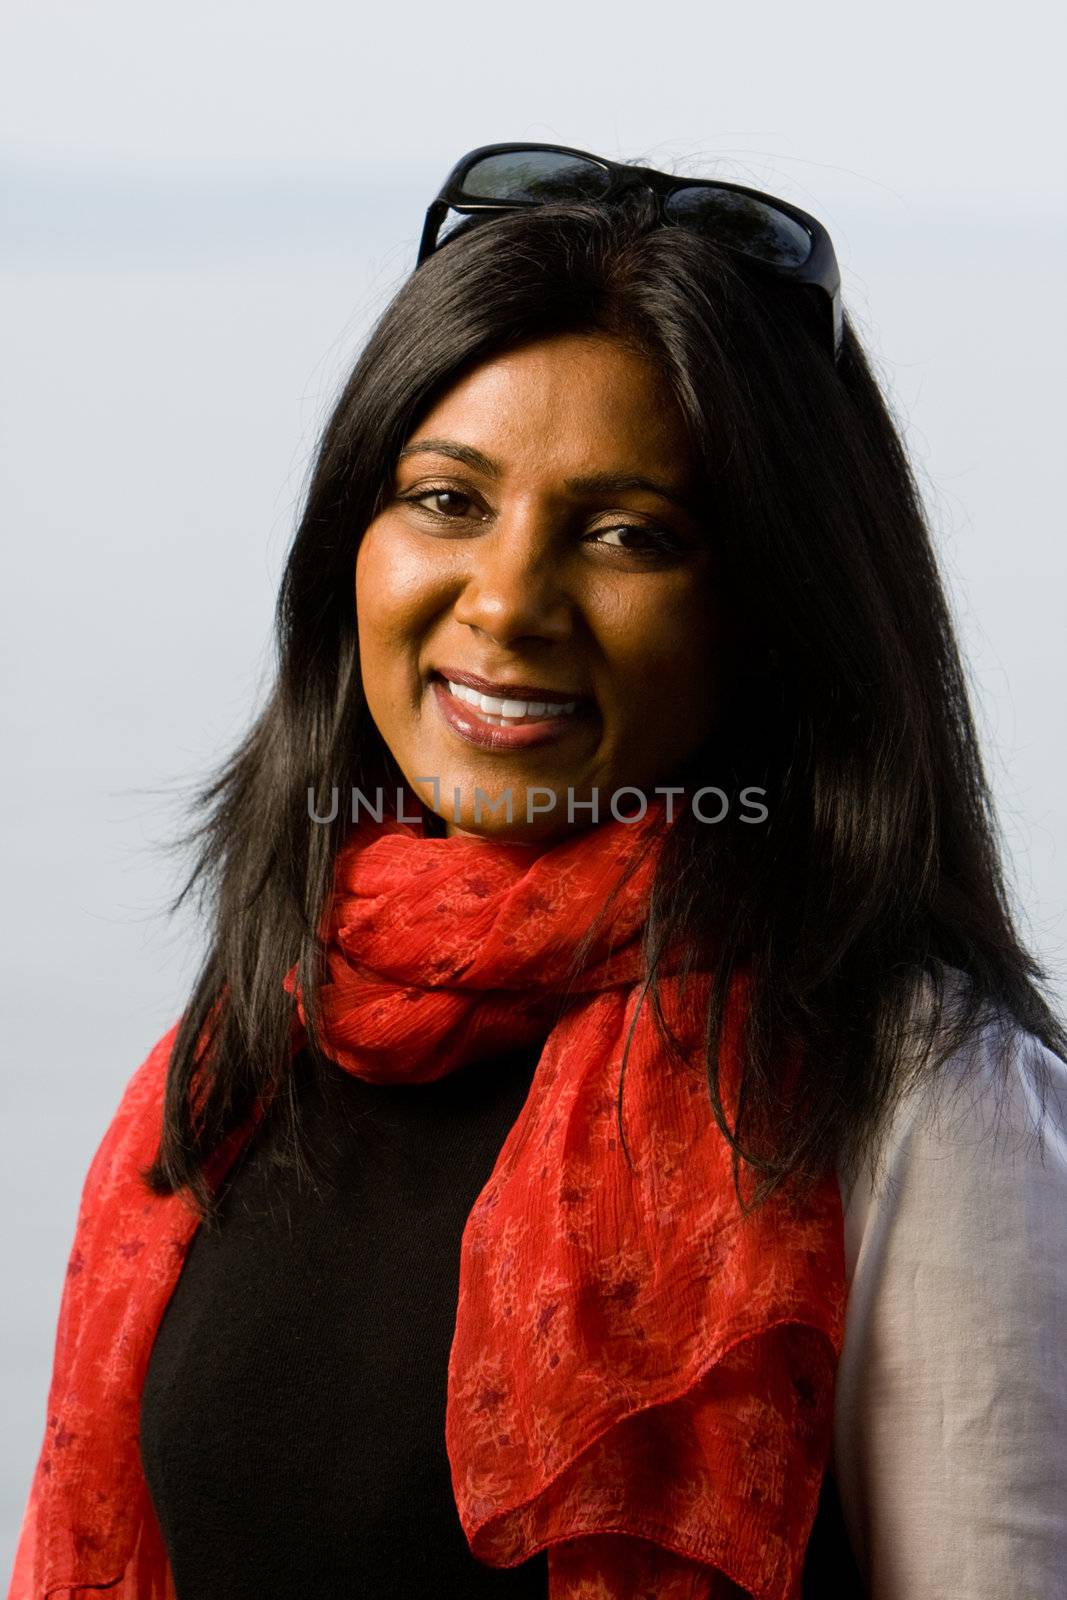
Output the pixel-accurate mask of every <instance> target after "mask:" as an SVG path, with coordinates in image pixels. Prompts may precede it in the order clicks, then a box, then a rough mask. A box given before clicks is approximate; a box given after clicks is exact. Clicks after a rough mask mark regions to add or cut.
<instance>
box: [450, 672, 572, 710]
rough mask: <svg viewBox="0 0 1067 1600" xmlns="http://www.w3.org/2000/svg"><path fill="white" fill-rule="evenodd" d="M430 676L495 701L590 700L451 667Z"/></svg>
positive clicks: (557, 701) (558, 701)
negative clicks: (461, 685) (488, 696)
mask: <svg viewBox="0 0 1067 1600" xmlns="http://www.w3.org/2000/svg"><path fill="white" fill-rule="evenodd" d="M430 675H431V677H432V678H440V679H442V680H443V681H446V682H447V681H448V680H449V679H451V681H452V682H453V683H462V684H463V686H464V687H465V688H467V689H477V691H478V693H479V694H486V695H492V697H493V698H494V699H495V700H532V701H533V702H534V704H535V705H536V704H537V703H538V702H541V703H542V704H544V703H546V702H552V703H558V704H559V705H569V704H570V702H571V701H572V700H576V701H578V702H579V704H581V703H583V702H588V701H589V699H590V696H589V695H587V694H580V693H575V694H567V693H565V692H564V691H563V690H562V689H542V688H541V687H540V686H539V685H537V684H530V683H493V682H491V680H490V679H489V678H479V677H478V675H477V673H474V672H459V671H457V670H454V669H453V668H452V667H435V668H434V669H433V671H432V672H431V674H430Z"/></svg>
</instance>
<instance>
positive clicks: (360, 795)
mask: <svg viewBox="0 0 1067 1600" xmlns="http://www.w3.org/2000/svg"><path fill="white" fill-rule="evenodd" d="M414 782H415V783H429V784H432V785H433V807H432V809H433V810H434V812H436V813H437V815H438V816H440V815H441V780H440V779H439V778H435V777H425V778H416V779H414ZM374 792H375V797H376V798H375V800H374V801H373V802H372V801H371V800H369V799H368V798H367V796H366V795H365V794H364V792H363V790H362V789H357V788H353V789H352V797H351V817H352V821H353V822H354V823H355V822H358V821H359V820H360V817H361V816H362V815H363V814H364V813H366V814H367V815H368V816H371V817H373V818H374V820H375V822H381V821H382V819H383V817H384V816H385V791H384V790H383V789H382V788H381V787H378V788H377V789H376V790H375V791H374ZM652 792H653V794H656V795H665V796H666V797H667V803H666V806H665V814H666V820H667V822H673V821H674V805H675V799H676V797H677V796H678V795H684V794H686V793H687V791H686V790H685V789H684V788H680V787H673V786H668V785H657V787H656V788H655V789H654V790H653V791H652ZM525 793H526V806H525V813H526V815H525V820H526V821H527V822H533V821H534V819H535V818H537V817H542V816H547V815H548V814H549V813H550V812H553V811H555V809H556V807H557V805H559V804H560V796H559V794H558V792H557V791H556V790H555V789H549V788H546V787H544V786H543V785H541V784H530V785H528V786H527V788H526V791H525ZM588 793H589V796H590V798H589V799H583V800H579V799H577V798H576V797H575V792H574V790H573V789H572V788H570V787H568V789H567V821H568V823H572V822H576V821H579V820H581V821H583V822H592V823H598V822H604V821H607V818H608V816H611V817H613V818H614V820H615V821H616V822H640V821H641V820H642V818H643V817H644V816H645V815H646V814H647V812H648V806H649V801H648V796H647V795H646V793H645V791H644V790H643V789H635V788H631V787H629V786H624V787H623V788H621V789H613V790H612V791H611V793H610V794H609V795H608V797H607V809H606V811H602V809H601V799H602V795H601V791H600V790H599V789H591V790H589V791H588ZM766 793H767V791H766V789H761V788H758V787H756V786H755V785H750V786H748V787H746V788H744V789H742V790H741V791H740V792H739V794H738V795H737V820H738V821H739V822H746V823H750V824H752V823H760V822H766V820H767V818H768V816H769V815H770V813H769V811H768V809H767V807H766V806H765V805H764V804H763V801H764V798H765V797H766ZM537 796H541V797H542V798H541V799H538V798H536V797H537ZM626 796H631V797H635V798H636V801H637V802H638V804H639V806H640V810H638V811H636V812H635V813H634V814H633V815H632V816H631V815H627V814H626V813H625V812H623V811H620V809H619V806H620V803H621V802H622V801H623V800H624V798H625V797H626ZM405 797H406V796H405V790H404V789H403V788H399V789H397V790H396V808H395V813H392V812H391V813H390V815H393V814H395V816H396V819H397V821H398V822H406V823H409V824H415V823H418V822H419V821H421V818H420V817H408V816H405V815H404V810H403V808H404V801H405ZM340 804H341V796H340V791H339V789H338V788H337V785H336V784H335V785H334V786H333V787H332V789H331V790H330V809H329V810H328V811H327V812H326V813H325V814H323V813H322V812H320V811H319V809H318V795H317V793H316V790H315V787H314V785H309V787H308V816H309V817H310V818H311V820H312V822H322V823H330V822H334V821H336V819H337V816H338V814H339V809H340ZM689 805H690V809H691V810H692V813H693V815H694V816H695V817H696V819H697V821H698V822H707V823H713V824H714V823H719V822H724V821H725V820H726V818H727V817H728V816H730V815H731V813H732V811H733V809H734V808H733V803H732V801H731V797H730V795H729V794H727V792H726V790H725V789H720V788H717V787H716V786H715V785H713V784H708V785H706V786H705V787H703V788H701V789H695V790H694V791H693V792H692V793H691V794H690V795H689ZM501 807H503V808H504V820H505V822H509V823H512V822H514V821H515V806H514V794H513V791H512V790H511V789H510V788H508V789H504V790H502V791H501V792H500V794H499V795H498V796H497V798H496V799H495V800H494V799H493V798H492V796H491V795H489V794H487V793H486V791H485V790H484V789H482V788H481V787H480V786H477V785H476V786H475V790H474V805H473V811H474V816H473V820H474V822H475V823H480V822H481V821H483V818H484V815H485V812H486V811H488V814H489V816H490V817H492V818H495V817H496V816H497V814H498V813H499V811H500V809H501ZM579 813H581V817H580V818H579ZM463 816H464V806H463V793H462V790H461V788H460V786H459V785H458V784H457V785H455V786H454V788H453V790H452V820H453V821H454V822H455V823H456V825H457V826H458V825H459V824H460V823H461V822H462V821H463Z"/></svg>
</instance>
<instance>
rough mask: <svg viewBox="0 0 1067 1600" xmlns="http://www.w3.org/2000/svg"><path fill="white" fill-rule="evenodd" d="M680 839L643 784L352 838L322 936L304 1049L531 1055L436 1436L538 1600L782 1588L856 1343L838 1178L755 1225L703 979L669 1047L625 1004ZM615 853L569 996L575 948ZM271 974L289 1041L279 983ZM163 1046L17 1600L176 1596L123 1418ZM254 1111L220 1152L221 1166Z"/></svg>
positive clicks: (465, 1271) (147, 1349)
mask: <svg viewBox="0 0 1067 1600" xmlns="http://www.w3.org/2000/svg"><path fill="white" fill-rule="evenodd" d="M666 827H667V824H666V823H665V820H664V802H663V801H662V800H660V801H658V802H656V803H654V804H652V805H650V806H649V807H648V810H647V812H646V814H645V816H644V818H643V819H642V820H641V821H640V822H620V821H614V820H613V821H611V822H607V823H603V824H601V825H599V826H598V827H595V828H591V829H587V830H584V831H583V832H581V833H579V834H576V835H574V836H570V837H567V838H565V839H564V841H563V842H562V843H558V844H555V845H554V846H553V847H552V848H550V849H547V850H544V851H543V852H542V853H540V854H537V853H535V852H533V851H530V850H528V849H527V848H525V847H524V846H521V845H517V844H509V843H498V842H491V843H490V842H486V841H484V840H477V839H471V838H467V837H462V836H458V835H457V836H455V837H452V838H429V837H427V836H426V835H425V834H424V833H423V831H422V829H421V828H420V827H418V826H412V825H409V824H407V823H404V822H399V821H393V820H387V821H384V822H382V823H375V822H374V821H373V820H372V819H364V820H362V821H361V822H360V823H359V824H358V826H357V827H355V828H354V829H353V830H352V831H351V832H350V834H349V835H348V837H347V839H346V841H345V843H344V845H343V846H342V848H341V850H340V852H339V854H338V858H337V862H336V876H335V888H334V893H333V895H332V897H331V900H330V904H329V909H328V914H327V917H326V919H325V922H324V927H323V933H324V936H325V944H326V970H325V978H324V982H323V984H322V986H321V989H320V1003H321V1014H322V1026H323V1044H324V1048H325V1049H326V1051H327V1053H328V1054H329V1056H330V1057H331V1059H332V1060H334V1061H335V1062H336V1063H338V1064H339V1065H340V1066H341V1067H343V1068H344V1069H345V1070H346V1071H349V1072H353V1073H355V1074H356V1075H357V1076H359V1077H362V1078H366V1079H368V1080H371V1081H374V1082H380V1083H385V1082H396V1081H407V1082H412V1083H425V1082H429V1081H431V1080H433V1079H435V1078H439V1077H443V1076H444V1075H445V1074H446V1073H448V1072H451V1071H453V1070H455V1069H456V1068H457V1067H459V1066H461V1065H463V1064H465V1063H467V1062H470V1061H473V1060H474V1059H476V1058H477V1057H479V1056H491V1055H494V1054H498V1053H504V1052H507V1051H508V1050H509V1049H511V1048H512V1047H515V1048H518V1047H521V1046H523V1045H528V1044H530V1043H533V1042H536V1041H538V1040H542V1039H544V1040H545V1041H546V1042H545V1044H544V1048H543V1050H542V1052H541V1056H540V1060H539V1063H538V1066H537V1070H536V1072H535V1074H534V1078H533V1082H532V1084H531V1087H530V1091H529V1094H528V1096H527V1100H526V1103H525V1105H524V1106H523V1109H522V1111H521V1112H520V1114H519V1116H518V1118H517V1120H516V1122H515V1124H514V1125H513V1127H512V1129H511V1131H510V1133H509V1134H508V1137H507V1138H506V1139H505V1141H504V1144H503V1146H502V1148H501V1150H500V1153H499V1156H498V1159H497V1162H496V1165H495V1167H494V1169H493V1172H492V1174H491V1176H490V1178H489V1180H488V1182H487V1183H486V1185H485V1187H484V1188H483V1190H482V1191H481V1193H480V1195H479V1196H478V1199H477V1200H476V1202H475V1204H474V1207H473V1209H472V1211H471V1212H470V1215H469V1217H468V1220H467V1223H466V1226H465V1229H464V1233H463V1239H462V1246H461V1255H460V1278H459V1302H458V1311H457V1317H456V1328H455V1334H454V1338H453V1342H452V1347H451V1353H450V1358H449V1368H448V1394H447V1411H446V1425H445V1426H446V1442H447V1447H448V1453H449V1459H450V1462H451V1468H452V1483H453V1490H454V1494H455V1500H456V1506H457V1510H458V1513H459V1517H460V1521H461V1523H462V1526H463V1528H464V1531H465V1533H466V1536H467V1539H468V1542H469V1544H470V1548H471V1550H472V1552H473V1554H474V1556H475V1557H477V1558H478V1559H479V1560H481V1561H483V1562H485V1563H487V1564H489V1565H492V1566H502V1567H503V1566H512V1565H515V1564H516V1563H518V1562H521V1561H524V1560H525V1559H527V1558H528V1557H529V1556H531V1555H533V1554H534V1553H536V1552H537V1551H538V1550H540V1549H542V1548H544V1547H545V1546H548V1568H549V1597H550V1600H624V1597H625V1600H634V1597H636V1596H644V1595H648V1596H650V1597H651V1596H654V1597H655V1600H717V1597H726V1596H736V1594H737V1592H738V1590H737V1587H736V1586H740V1589H741V1590H742V1591H746V1592H748V1593H749V1594H751V1595H753V1596H755V1597H757V1600H796V1596H797V1595H798V1594H799V1584H800V1574H801V1570H802V1567H803V1563H804V1554H805V1549H806V1545H807V1539H808V1535H809V1533H810V1530H811V1527H812V1524H813V1522H814V1518H815V1511H816V1506H817V1502H818V1497H819V1489H820V1485H821V1481H822V1477H823V1473H824V1470H825V1467H826V1464H827V1461H828V1457H829V1450H830V1444H831V1437H832V1411H833V1390H834V1377H835V1371H836V1363H837V1359H838V1357H839V1355H840V1351H841V1345H842V1340H843V1333H844V1309H845V1276H844V1251H843V1218H842V1211H841V1199H840V1193H839V1190H838V1185H837V1180H836V1176H835V1175H834V1174H833V1173H832V1172H828V1173H827V1174H826V1177H825V1180H824V1181H823V1182H822V1183H821V1184H820V1185H819V1186H818V1187H817V1188H816V1190H815V1191H814V1192H813V1194H809V1195H808V1196H807V1197H806V1198H805V1199H804V1200H803V1201H802V1202H801V1201H800V1200H799V1199H798V1198H797V1197H796V1195H795V1193H794V1189H793V1186H792V1185H788V1184H787V1185H786V1186H784V1188H782V1189H780V1190H779V1191H778V1192H777V1193H776V1194H775V1195H774V1196H772V1198H771V1200H770V1201H769V1202H767V1203H766V1204H765V1205H764V1206H762V1207H761V1208H760V1209H759V1210H758V1211H756V1212H754V1213H750V1214H749V1215H748V1216H745V1215H743V1214H742V1212H741V1210H740V1208H739V1206H738V1202H737V1196H736V1193H735V1191H734V1186H733V1179H732V1171H731V1161H730V1150H729V1146H728V1145H727V1143H726V1141H725V1140H724V1138H723V1137H722V1134H721V1132H720V1130H719V1129H718V1126H717V1124H716V1122H715V1119H714V1116H713V1114H712V1111H711V1106H710V1103H709V1100H708V1090H707V1083H706V1076H705V1073H706V1068H705V1056H704V1042H703V1024H704V1016H705V1014H706V1006H707V996H708V988H707V985H708V983H709V981H710V980H709V979H708V977H707V975H706V974H703V973H695V974H691V975H690V977H689V978H688V979H687V980H686V981H685V983H684V984H683V982H682V980H681V978H680V977H679V976H678V975H677V969H676V968H674V967H671V966H670V964H668V965H667V968H666V973H665V975H664V976H661V979H660V985H659V987H660V994H661V1004H662V1008H663V1012H664V1016H665V1018H666V1021H667V1023H668V1025H669V1027H670V1028H671V1030H672V1032H673V1034H674V1036H675V1037H676V1039H677V1040H678V1043H679V1047H680V1048H679V1050H678V1051H677V1052H671V1051H669V1050H667V1049H665V1047H664V1044H663V1041H662V1038H661V1036H660V1034H659V1032H658V1030H657V1028H656V1027H655V1025H654V1023H653V1020H652V1017H651V1014H650V1002H649V999H648V997H646V998H645V1001H644V1003H643V1004H642V1005H640V1007H639V1006H638V1001H639V998H640V991H641V982H640V979H641V977H642V972H643V967H642V960H641V951H640V936H641V931H642V927H643V923H644V917H645V908H646V906H647V897H648V890H649V886H650V884H651V881H652V877H653V874H654V871H655V865H656V861H657V859H658V855H659V847H660V845H661V843H662V838H663V834H664V831H665V828H666ZM630 865H634V866H635V870H634V871H633V873H632V875H631V876H630V877H629V879H628V880H627V881H626V882H625V883H624V884H622V887H621V889H620V890H619V892H618V894H617V895H616V896H615V898H614V899H613V900H612V902H611V906H610V912H609V914H608V915H607V916H605V917H604V918H603V920H602V921H601V922H600V924H599V926H597V927H596V931H595V934H594V937H593V939H592V944H591V947H590V949H589V952H588V956H587V959H586V960H585V962H584V964H583V965H582V967H581V971H580V974H579V976H578V977H577V978H576V979H573V980H572V979H571V974H570V967H569V964H570V962H571V958H572V956H573V954H574V951H575V946H576V943H577V941H578V939H579V938H580V937H581V936H582V935H584V934H585V933H586V932H587V931H588V930H589V929H590V927H591V926H594V925H595V919H596V915H597V913H598V912H599V911H600V910H601V908H602V907H603V906H604V904H605V902H606V901H607V900H608V896H609V893H610V892H611V891H612V890H613V889H615V888H617V887H618V886H619V884H620V882H621V875H622V872H623V869H624V868H626V867H628V866H630ZM285 986H286V988H287V990H288V991H289V992H290V993H291V994H293V996H294V999H295V1003H296V1012H297V1017H298V1019H299V1020H298V1025H296V1026H295V1028H294V1037H296V1039H297V1042H298V1043H300V1042H303V1041H304V1039H305V1038H306V1035H304V1034H303V1029H304V1025H305V1023H306V1021H307V1018H306V1014H305V1011H304V1005H303V1000H302V998H301V995H300V991H299V986H298V984H297V980H296V969H295V968H294V969H293V970H292V971H291V972H290V973H289V974H288V976H287V977H286V979H285ZM745 998H746V985H745V981H744V978H743V977H740V978H738V979H737V980H735V983H734V985H733V988H732V991H731V995H730V1003H729V1006H728V1012H727V1025H726V1034H725V1039H724V1044H723V1048H722V1051H721V1054H720V1062H719V1067H720V1090H721V1093H722V1097H723V1103H724V1106H725V1108H726V1111H727V1114H728V1116H729V1117H730V1120H731V1122H732V1120H733V1117H734V1114H735V1111H736V1093H737V1088H738V1083H739V1066H740V1039H741V1030H742V1026H743V1019H744V1010H745ZM631 1028H632V1036H631ZM175 1033H176V1025H175V1027H174V1028H172V1029H171V1030H170V1032H169V1033H168V1034H167V1035H165V1036H164V1038H163V1039H161V1040H160V1041H159V1043H158V1044H157V1046H156V1047H155V1049H154V1050H153V1051H152V1053H151V1054H150V1055H149V1057H148V1058H147V1060H146V1061H145V1062H144V1063H143V1064H142V1066H141V1067H140V1068H139V1069H138V1072H137V1073H135V1074H134V1077H133V1079H132V1080H131V1082H130V1084H129V1085H128V1087H127V1090H126V1092H125V1094H124V1096H123V1099H122V1102H121V1104H120V1106H119V1109H118V1112H117V1113H116V1116H115V1118H114V1120H113V1122H112V1124H111V1126H110V1127H109V1129H108V1131H107V1134H106V1135H105V1137H104V1140H103V1143H102V1144H101V1146H100V1149H99V1150H98V1152H97V1155H96V1157H95V1158H94V1161H93V1164H92V1166H91V1168H90V1170H89V1174H88V1177H87V1179H86V1183H85V1189H84V1192H83V1196H82V1204H81V1209H80V1213H79V1218H78V1226H77V1231H76V1235H75V1240H74V1247H73V1250H72V1253H71V1258H70V1264H69V1266H68V1270H67V1280H66V1285H65V1288H64V1294H63V1301H62V1306H61V1311H60V1320H59V1331H58V1335H57V1341H56V1356H55V1366H54V1371H53V1378H52V1385H51V1389H50V1394H49V1405H48V1421H47V1428H46V1433H45V1440H44V1445H43V1447H42V1451H41V1456H40V1459H39V1461H38V1465H37V1471H36V1474H35V1477H34V1481H33V1486H32V1489H31V1495H30V1501H29V1504H28V1506H27V1511H26V1518H25V1521H24V1526H23V1533H22V1538H21V1541H20V1546H19V1553H18V1557H17V1559H16V1567H15V1578H14V1581H13V1584H12V1588H11V1591H10V1595H9V1600H44V1596H45V1595H46V1594H47V1593H49V1592H51V1590H52V1589H54V1588H56V1587H60V1588H62V1587H65V1586H76V1585H79V1584H81V1585H92V1584H96V1585H98V1586H102V1585H115V1587H113V1588H111V1589H110V1592H111V1593H112V1594H113V1595H115V1596H117V1597H118V1600H169V1597H171V1596H172V1595H173V1588H172V1579H171V1576H170V1572H169V1568H168V1566H167V1562H166V1557H165V1554H164V1552H163V1549H162V1543H161V1539H160V1535H159V1531H158V1525H157V1524H156V1522H155V1518H154V1515H153V1514H152V1511H151V1506H150V1502H149V1500H148V1496H147V1489H146V1486H145V1483H144V1478H143V1474H142V1471H141V1464H140V1455H139V1447H138V1427H139V1407H140V1394H141V1388H142V1385H143V1381H144V1374H145V1370H146V1368H147V1365H148V1358H149V1355H150V1353H151V1348H152V1343H153V1340H154V1337H155V1333H156V1330H157V1328H158V1326H159V1322H160V1319H161V1317H162V1315H163V1312H164V1310H165V1308H166V1304H167V1301H168V1299H169V1298H170V1295H171V1293H172V1291H173V1288H174V1285H175V1283H176V1282H177V1278H178V1274H179V1272H180V1269H181V1264H182V1261H183V1259H184V1256H185V1253H186V1250H187V1248H188V1245H189V1243H190V1241H191V1239H192V1237H193V1234H194V1232H195V1229H196V1225H197V1218H196V1215H195V1213H193V1212H192V1210H191V1209H190V1208H189V1206H188V1205H187V1204H186V1203H185V1202H184V1201H183V1199H182V1197H180V1196H167V1197H163V1198H161V1197H156V1196H153V1195H151V1194H150V1192H149V1191H148V1189H147V1188H146V1187H145V1186H144V1184H143V1183H142V1182H141V1181H140V1179H139V1177H138V1173H139V1170H140V1169H141V1168H142V1167H143V1166H146V1165H148V1163H149V1162H150V1161H151V1159H152V1157H153V1156H154V1153H155V1148H156V1144H157V1141H158V1137H159V1132H160V1127H161V1117H162V1097H163V1090H164V1086H165V1080H166V1071H167V1064H168V1061H169V1057H170V1050H171V1047H172V1045H173V1040H174V1036H175ZM628 1037H629V1038H630V1042H629V1051H628V1055H627V1060H626V1071H625V1079H624V1084H623V1099H622V1116H623V1128H624V1132H625V1147H624V1146H623V1145H622V1144H620V1141H619V1138H618V1120H617V1119H618V1107H617V1099H618V1090H619V1068H620V1064H621V1060H622V1051H623V1047H624V1044H625V1043H626V1041H627V1038H628ZM261 1114H262V1108H261V1107H257V1112H256V1116H255V1117H254V1118H253V1119H252V1120H251V1121H250V1123H249V1124H248V1126H247V1127H245V1128H243V1129H241V1130H237V1132H236V1133H235V1134H234V1135H232V1136H231V1139H230V1140H229V1141H228V1142H227V1145H226V1146H225V1147H224V1148H223V1149H221V1150H220V1151H218V1152H217V1153H216V1158H215V1161H214V1164H213V1166H212V1168H211V1169H210V1170H211V1176H212V1180H213V1181H217V1180H218V1179H219V1178H220V1177H221V1176H222V1175H223V1174H224V1173H225V1171H226V1169H227V1168H228V1166H229V1165H230V1163H231V1161H232V1159H233V1157H234V1156H235V1155H236V1153H237V1151H238V1149H239V1148H240V1146H241V1145H242V1144H243V1142H244V1140H245V1138H246V1137H247V1135H248V1133H249V1132H250V1131H251V1127H252V1126H253V1125H254V1123H255V1122H256V1121H258V1118H259V1115H261ZM627 1153H628V1155H629V1159H627Z"/></svg>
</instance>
